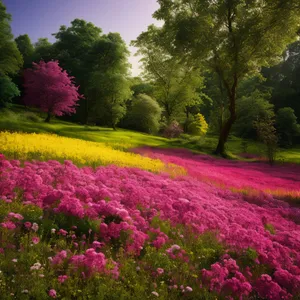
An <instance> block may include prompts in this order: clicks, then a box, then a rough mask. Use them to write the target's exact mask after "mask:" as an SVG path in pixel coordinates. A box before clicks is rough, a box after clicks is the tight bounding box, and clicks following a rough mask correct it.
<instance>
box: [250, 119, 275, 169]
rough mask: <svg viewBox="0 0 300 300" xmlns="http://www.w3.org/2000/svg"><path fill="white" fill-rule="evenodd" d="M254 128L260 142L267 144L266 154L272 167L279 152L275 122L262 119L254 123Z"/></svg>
mask: <svg viewBox="0 0 300 300" xmlns="http://www.w3.org/2000/svg"><path fill="white" fill-rule="evenodd" d="M254 127H255V128H256V131H257V136H258V138H259V140H260V141H261V142H263V143H264V144H265V153H266V155H267V157H268V160H269V163H270V164H271V165H272V164H273V163H274V162H275V159H276V153H277V150H278V137H277V133H276V128H275V127H274V120H272V119H262V120H259V121H256V122H254Z"/></svg>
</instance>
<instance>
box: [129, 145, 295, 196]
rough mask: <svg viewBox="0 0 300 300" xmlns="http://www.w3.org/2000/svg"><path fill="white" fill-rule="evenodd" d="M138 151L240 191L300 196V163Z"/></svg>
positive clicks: (192, 174) (179, 152) (147, 150)
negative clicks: (279, 163)
mask: <svg viewBox="0 0 300 300" xmlns="http://www.w3.org/2000/svg"><path fill="white" fill-rule="evenodd" d="M134 151H135V152H137V153H140V154H143V155H147V156H150V157H155V158H159V159H161V160H162V161H165V162H170V163H174V164H177V165H180V166H183V167H184V168H185V169H186V170H188V173H189V175H190V176H192V177H193V178H197V179H199V180H200V181H207V182H212V183H215V184H217V185H219V186H221V187H227V188H232V189H233V190H238V191H247V190H248V191H250V190H252V191H256V192H257V191H260V192H265V193H269V194H272V195H274V196H281V197H291V198H300V166H299V165H296V164H294V165H293V164H282V165H275V166H270V165H269V164H267V163H266V162H243V161H230V160H226V159H222V158H215V157H212V156H209V155H200V154H197V155H196V154H193V153H192V152H190V151H188V150H184V149H175V150H174V149H172V150H171V149H158V148H156V149H154V148H152V149H151V148H147V147H144V148H140V149H134Z"/></svg>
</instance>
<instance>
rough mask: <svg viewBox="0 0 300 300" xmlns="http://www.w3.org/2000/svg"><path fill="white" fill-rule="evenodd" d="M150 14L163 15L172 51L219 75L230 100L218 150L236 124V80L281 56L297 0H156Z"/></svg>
mask: <svg viewBox="0 0 300 300" xmlns="http://www.w3.org/2000/svg"><path fill="white" fill-rule="evenodd" d="M158 3H159V4H160V8H159V9H158V10H157V11H156V12H155V13H154V17H155V18H157V19H159V20H163V21H164V25H163V28H162V30H161V35H162V36H163V37H164V41H165V42H164V45H167V47H166V48H167V49H168V51H169V53H170V54H172V55H176V56H183V57H184V59H185V60H186V61H189V62H194V63H197V62H199V61H201V63H202V65H203V66H205V67H206V68H207V69H208V70H211V71H213V72H216V73H217V74H218V76H219V77H220V79H221V81H222V83H223V85H224V87H225V90H226V95H227V98H228V99H229V101H228V110H229V117H228V118H227V120H226V121H225V122H224V124H223V126H222V130H221V133H220V137H219V143H218V147H217V149H216V153H221V154H223V153H224V152H225V143H226V141H227V138H228V135H229V133H230V130H231V127H232V125H233V124H234V122H235V120H236V118H237V115H236V95H237V88H238V86H239V83H240V81H241V80H242V79H243V78H245V76H249V75H253V74H256V73H257V72H259V71H260V69H261V67H263V66H270V65H272V64H275V63H277V62H278V61H279V59H280V56H281V54H282V52H283V51H284V49H285V47H286V46H287V45H288V44H289V43H291V42H293V41H295V39H296V37H297V32H298V29H299V22H298V18H299V9H300V7H299V3H298V1H297V0H291V1H282V0H272V1H247V0H226V1H223V0H215V1H211V0H189V1H187V0H177V1H170V0H158Z"/></svg>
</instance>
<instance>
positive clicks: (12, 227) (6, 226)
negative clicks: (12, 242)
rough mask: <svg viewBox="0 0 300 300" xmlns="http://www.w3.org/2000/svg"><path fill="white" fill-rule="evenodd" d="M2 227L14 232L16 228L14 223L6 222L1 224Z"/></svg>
mask: <svg viewBox="0 0 300 300" xmlns="http://www.w3.org/2000/svg"><path fill="white" fill-rule="evenodd" d="M1 226H2V227H3V228H6V229H8V230H13V229H15V228H16V225H15V223H13V222H12V221H6V222H3V223H1Z"/></svg>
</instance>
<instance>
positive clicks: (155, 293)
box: [151, 292, 159, 297]
mask: <svg viewBox="0 0 300 300" xmlns="http://www.w3.org/2000/svg"><path fill="white" fill-rule="evenodd" d="M151 294H153V295H154V296H156V297H158V296H159V294H158V292H152V293H151Z"/></svg>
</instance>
